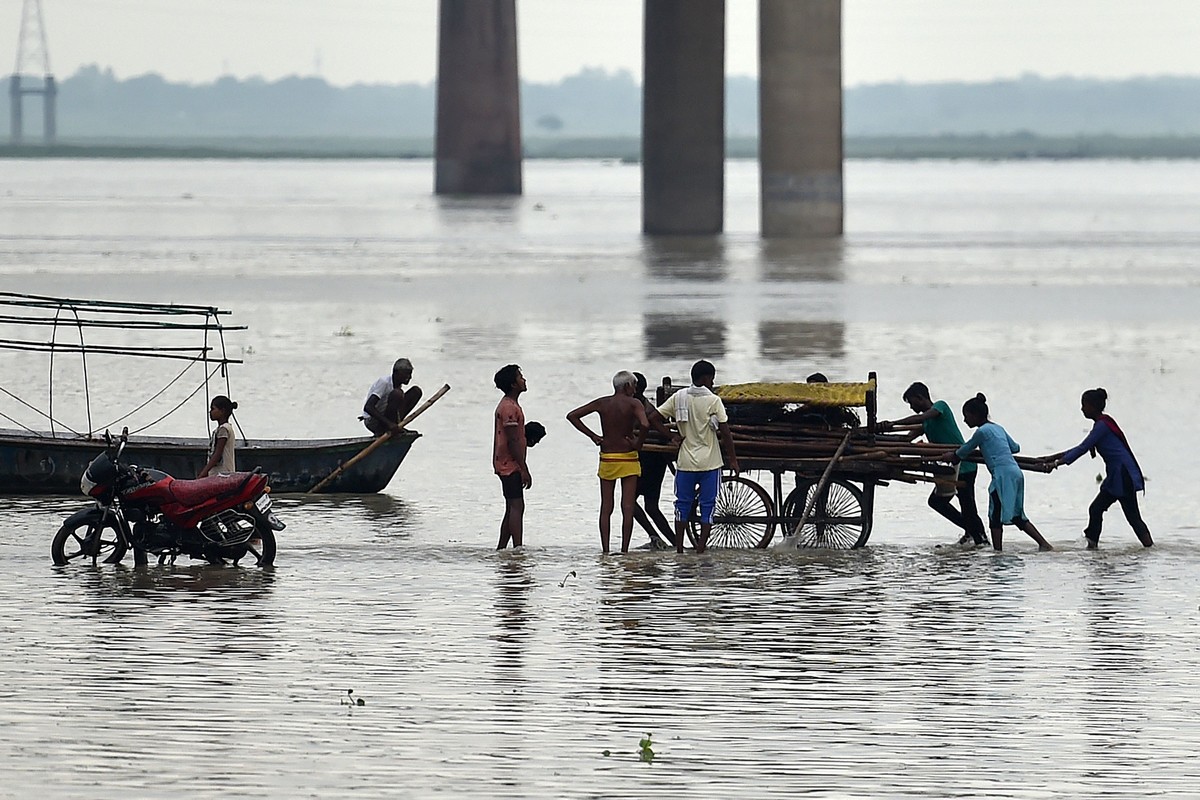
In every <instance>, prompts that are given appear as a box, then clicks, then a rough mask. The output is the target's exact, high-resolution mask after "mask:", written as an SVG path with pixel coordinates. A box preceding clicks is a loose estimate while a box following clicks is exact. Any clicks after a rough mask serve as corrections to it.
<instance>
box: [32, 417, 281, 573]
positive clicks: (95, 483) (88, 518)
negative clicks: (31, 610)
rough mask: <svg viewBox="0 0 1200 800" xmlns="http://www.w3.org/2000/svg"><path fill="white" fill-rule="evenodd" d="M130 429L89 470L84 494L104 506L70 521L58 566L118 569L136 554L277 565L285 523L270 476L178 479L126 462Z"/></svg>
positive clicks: (59, 537) (59, 543) (57, 549)
mask: <svg viewBox="0 0 1200 800" xmlns="http://www.w3.org/2000/svg"><path fill="white" fill-rule="evenodd" d="M128 437H129V434H128V430H126V431H123V432H122V433H121V438H120V440H119V444H118V445H117V447H116V448H115V449H114V448H113V441H112V437H110V436H109V435H108V434H107V433H105V438H106V439H107V446H106V447H105V450H104V452H103V453H101V454H100V455H99V456H97V457H96V458H95V460H93V461H92V463H91V464H89V465H88V468H87V469H86V470H85V471H84V473H83V477H82V478H81V479H80V482H79V488H80V489H81V490H82V491H83V493H84V494H85V495H87V496H89V497H94V498H95V499H96V503H95V505H93V506H89V507H88V508H84V509H80V510H79V511H77V512H75V513H74V514H72V515H71V516H70V517H68V518H67V519H66V521H65V522H63V526H62V527H61V528H60V529H59V530H58V533H57V534H55V536H54V541H53V543H52V544H51V546H50V553H51V555H52V556H53V558H54V563H55V564H58V565H63V564H70V563H72V562H79V561H87V562H90V563H92V564H93V565H94V564H96V563H97V562H103V563H105V564H116V563H118V562H119V561H120V560H121V559H122V558H123V557H124V556H125V553H126V551H128V550H129V549H130V548H133V555H134V563H135V564H138V565H141V564H146V563H148V561H149V554H153V555H155V556H157V557H158V560H159V563H160V564H161V563H163V562H170V563H174V561H175V559H176V558H177V557H179V556H181V555H186V556H189V557H191V558H196V559H204V560H205V561H208V562H210V563H214V564H220V563H224V562H225V561H227V560H228V561H232V562H233V563H234V564H237V563H239V562H240V561H241V560H242V559H244V558H246V557H247V556H249V557H251V558H253V559H254V562H255V564H257V565H258V566H261V567H269V566H271V565H272V564H273V563H274V561H275V532H276V531H281V530H283V529H284V527H285V526H284V524H283V523H282V522H280V521H279V519H278V518H277V517H276V516H275V515H274V514H273V513H271V494H270V492H271V487H270V486H268V485H267V476H266V475H263V474H261V473H259V472H258V471H255V472H235V473H233V474H232V475H219V476H215V477H211V478H199V479H197V480H176V479H175V478H173V477H171V476H170V475H168V474H166V473H165V472H161V471H159V470H155V469H141V468H139V467H138V466H137V465H135V464H123V463H121V453H122V452H123V451H124V450H125V443H126V441H127V440H128Z"/></svg>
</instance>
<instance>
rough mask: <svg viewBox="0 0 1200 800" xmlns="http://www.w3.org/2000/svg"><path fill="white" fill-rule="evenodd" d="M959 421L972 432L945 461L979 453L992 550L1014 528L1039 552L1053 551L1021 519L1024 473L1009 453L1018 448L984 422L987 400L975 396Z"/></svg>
mask: <svg viewBox="0 0 1200 800" xmlns="http://www.w3.org/2000/svg"><path fill="white" fill-rule="evenodd" d="M963 421H964V422H966V423H967V425H969V426H970V427H972V428H974V429H975V433H974V435H972V436H971V438H970V439H968V440H967V441H966V442H965V443H964V444H963V446H962V447H960V448H958V449H957V450H953V451H951V452H950V453H948V454H947V460H949V461H953V462H955V463H957V462H958V461H960V460H962V459H963V458H966V457H967V456H969V455H970V454H971V453H973V452H974V451H975V450H976V449H978V450H979V452H980V453H982V454H983V463H984V464H986V465H987V468H988V472H990V473H991V474H992V482H991V483H990V484H988V524H989V527H990V528H991V529H992V547H993V548H995V549H996V550H1003V549H1004V547H1003V543H1002V538H1001V537H1002V535H1003V533H1004V526H1005V525H1015V526H1016V527H1017V529H1018V530H1021V531H1024V532H1025V533H1026V534H1028V535H1029V538H1031V539H1033V540H1034V541H1035V542H1037V544H1038V549H1039V550H1053V549H1054V548H1053V547H1051V546H1050V543H1049V542H1047V541H1046V539H1045V538H1044V537H1043V536H1042V534H1041V533H1040V532H1038V529H1037V528H1035V527H1034V525H1033V523H1032V522H1030V521H1029V518H1028V517H1026V516H1025V474H1024V473H1023V472H1021V468H1020V467H1019V466H1017V460H1016V459H1015V458H1013V453H1018V452H1020V451H1021V446H1020V445H1019V444H1017V443H1016V442H1014V441H1013V440H1012V437H1011V436H1009V435H1008V431H1006V430H1004V428H1002V427H1000V426H999V425H997V424H996V423H994V422H992V421H991V420H989V419H988V407H987V398H986V397H984V396H983V395H982V394H977V395H975V396H974V397H972V398H971V399H970V400H968V401H967V402H966V403H964V404H963Z"/></svg>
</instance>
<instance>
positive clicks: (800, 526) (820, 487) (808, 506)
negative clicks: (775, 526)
mask: <svg viewBox="0 0 1200 800" xmlns="http://www.w3.org/2000/svg"><path fill="white" fill-rule="evenodd" d="M848 444H850V434H849V433H847V434H846V436H845V438H843V439H842V443H841V444H840V445H838V449H837V452H836V453H834V454H833V458H831V459H829V466H827V467H825V474H823V475H822V476H821V480H820V481H818V482H817V490H816V491H815V492H813V495H812V497H810V498H808V502H807V503H805V504H804V513H803V514H801V515H800V522H798V523H797V524H796V527H795V528H794V529H793V530H794V531H795V533H793V534H792V535H793V536H795V535H797V534H799V533H800V531H802V530H804V523H806V522H808V517H809V515H810V514H812V510H813V506H814V505H816V504H817V499H818V498H820V496H821V492H823V491H825V485H826V484H828V483H829V476H830V475H832V474H833V468H834V466H836V465H837V462H838V461H839V460H840V459H841V457H842V453H844V452H846V445H848Z"/></svg>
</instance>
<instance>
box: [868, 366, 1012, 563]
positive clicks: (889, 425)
mask: <svg viewBox="0 0 1200 800" xmlns="http://www.w3.org/2000/svg"><path fill="white" fill-rule="evenodd" d="M904 402H906V403H908V407H909V408H911V409H912V410H913V414H912V416H909V417H905V418H904V419H898V420H895V421H894V422H887V421H884V422H880V423H879V429H880V430H882V431H889V430H906V431H909V432H911V438H913V439H916V438H917V437H918V436H921V435H924V436H925V439H926V440H927V441H929V442H934V443H937V444H948V445H954V446H958V445H961V444H962V443H963V437H962V433H961V432H959V430H958V423H957V422H955V421H954V412H952V411H951V410H950V406H949V405H948V404H947V403H946V401H945V400H938V401H937V402H934V401H932V400H931V399H930V397H929V387H927V386H926V385H925V384H923V383H920V382H917V383H914V384H913V385H912V386H909V387H908V389H906V390H905V392H904ZM977 472H978V467H976V465H975V464H973V463H971V462H970V461H963V462H961V463H960V464H959V465H958V475H957V480H954V481H949V480H947V481H946V482H944V483H943V482H938V483H937V484H935V485H934V489H933V493H932V494H930V495H929V507H930V508H932V509H933V510H934V511H936V512H938V513H939V514H941V515H942V516H943V517H945V518H946V519H948V520H950V521H951V522H953V523H954V524H955V525H957V526H958V527H960V528H962V529H963V534H962V537H961V538H959V540H958V543H959V544H975V545H984V544H988V538H987V533H986V529H985V528H984V527H983V520H982V519H980V517H979V509H978V508H977V507H976V506H975V475H976V473H977ZM955 496H957V497H958V508H955V507H954V506H953V505H952V504H951V503H950V500H951V498H953V497H955Z"/></svg>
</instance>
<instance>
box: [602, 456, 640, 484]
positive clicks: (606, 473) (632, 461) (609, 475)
mask: <svg viewBox="0 0 1200 800" xmlns="http://www.w3.org/2000/svg"><path fill="white" fill-rule="evenodd" d="M596 474H597V475H599V476H600V480H602V481H619V480H621V478H629V477H635V478H636V477H637V476H638V475H641V474H642V464H641V462H640V461H638V454H637V453H636V452H630V453H601V454H600V469H599V471H598V472H597V473H596Z"/></svg>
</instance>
